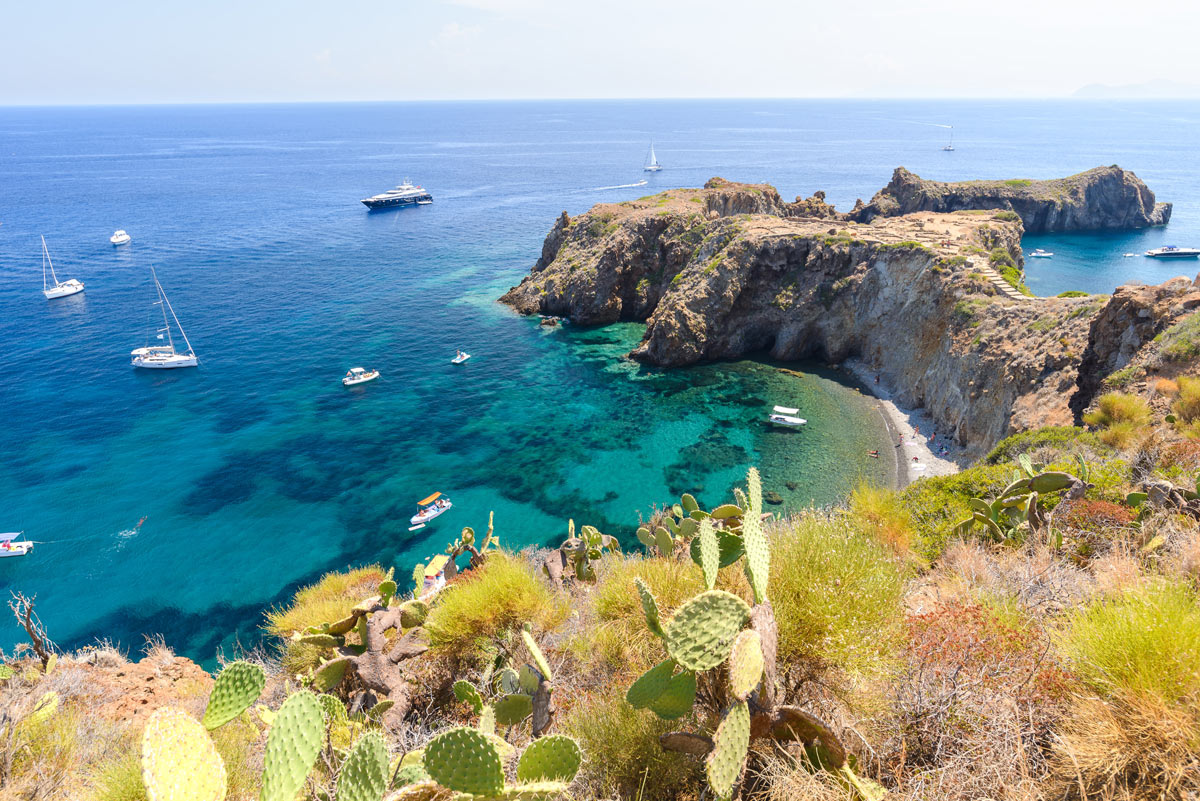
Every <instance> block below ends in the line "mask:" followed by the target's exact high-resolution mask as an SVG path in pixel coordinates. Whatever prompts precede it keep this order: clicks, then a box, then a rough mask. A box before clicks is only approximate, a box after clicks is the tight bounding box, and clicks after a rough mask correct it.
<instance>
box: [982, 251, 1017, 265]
mask: <svg viewBox="0 0 1200 801" xmlns="http://www.w3.org/2000/svg"><path fill="white" fill-rule="evenodd" d="M988 261H989V262H990V263H991V265H992V266H993V267H995V268H997V269H999V268H1001V267H1012V268H1013V269H1014V270H1015V269H1016V268H1017V262H1016V261H1015V260H1014V259H1013V257H1012V254H1011V253H1009V252H1008V251H1007V250H1005V249H1004V248H992V252H991V253H989V254H988Z"/></svg>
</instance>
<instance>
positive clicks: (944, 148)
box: [942, 125, 954, 152]
mask: <svg viewBox="0 0 1200 801" xmlns="http://www.w3.org/2000/svg"><path fill="white" fill-rule="evenodd" d="M947 127H948V128H949V129H950V144H948V145H946V146H945V147H943V148H942V150H945V151H946V152H950V151H952V150H954V126H953V125H949V126H947Z"/></svg>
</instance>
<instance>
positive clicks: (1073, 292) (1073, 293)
mask: <svg viewBox="0 0 1200 801" xmlns="http://www.w3.org/2000/svg"><path fill="white" fill-rule="evenodd" d="M1087 296H1088V293H1087V292H1080V291H1079V290H1078V289H1068V290H1067V291H1066V292H1059V293H1058V294H1057V295H1055V296H1054V297H1056V298H1086V297H1087Z"/></svg>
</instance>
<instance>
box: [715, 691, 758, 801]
mask: <svg viewBox="0 0 1200 801" xmlns="http://www.w3.org/2000/svg"><path fill="white" fill-rule="evenodd" d="M749 747H750V708H749V707H748V706H747V705H746V702H745V701H739V702H737V703H735V704H734V705H733V706H731V707H729V709H728V710H726V712H725V717H724V718H723V719H722V720H721V723H720V725H718V726H717V731H716V732H715V733H714V734H713V749H712V751H710V752H709V754H708V759H707V760H706V761H705V763H704V772H705V774H706V775H707V776H708V786H709V787H711V788H712V789H713V792H714V793H716V794H717V797H718V798H731V797H732V796H733V785H734V783H735V782H737V780H738V776H740V775H741V774H742V766H743V765H744V764H746V753H747V751H748V750H749Z"/></svg>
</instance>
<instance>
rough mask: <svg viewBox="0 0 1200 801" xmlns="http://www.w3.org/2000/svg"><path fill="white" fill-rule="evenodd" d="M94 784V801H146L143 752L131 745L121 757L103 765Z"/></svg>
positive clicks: (96, 775)
mask: <svg viewBox="0 0 1200 801" xmlns="http://www.w3.org/2000/svg"><path fill="white" fill-rule="evenodd" d="M92 783H93V786H94V788H95V789H94V790H93V791H92V796H91V798H92V800H93V801H146V798H147V796H146V785H145V784H144V783H143V782H142V755H141V752H140V751H139V750H136V749H134V747H133V746H132V745H130V747H129V749H128V750H127V751H125V752H124V753H122V754H121V755H120V756H119V757H116V758H113V759H110V760H109V761H107V762H104V763H102V764H101V765H100V766H99V767H98V768H97V770H96V773H95V776H94V778H93V779H92Z"/></svg>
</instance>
